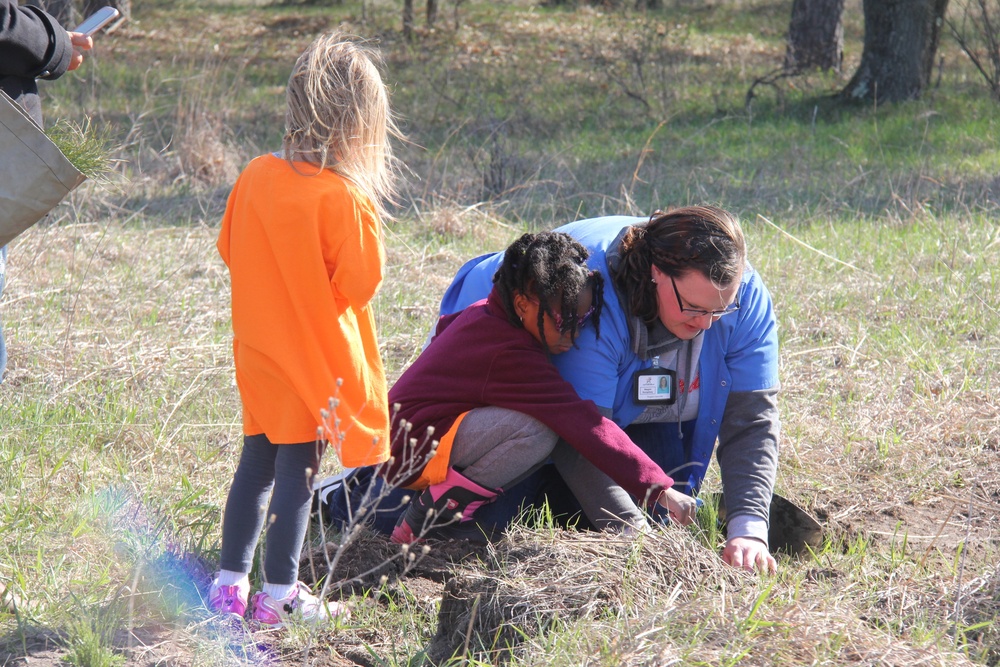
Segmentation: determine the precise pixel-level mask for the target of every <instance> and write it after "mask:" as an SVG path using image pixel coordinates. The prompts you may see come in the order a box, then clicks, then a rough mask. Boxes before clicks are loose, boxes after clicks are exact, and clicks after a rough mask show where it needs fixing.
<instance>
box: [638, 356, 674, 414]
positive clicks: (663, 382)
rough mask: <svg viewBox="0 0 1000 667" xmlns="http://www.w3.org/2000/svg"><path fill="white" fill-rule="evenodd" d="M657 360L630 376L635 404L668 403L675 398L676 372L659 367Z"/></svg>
mask: <svg viewBox="0 0 1000 667" xmlns="http://www.w3.org/2000/svg"><path fill="white" fill-rule="evenodd" d="M657 361H658V359H657V360H654V363H653V367H652V368H647V369H645V370H642V371H636V372H635V375H633V376H632V388H633V389H632V398H633V399H634V400H635V402H636V404H637V405H670V404H671V403H673V402H674V401H676V400H677V373H676V372H675V371H672V370H670V369H669V368H660V366H659V364H658V363H656V362H657Z"/></svg>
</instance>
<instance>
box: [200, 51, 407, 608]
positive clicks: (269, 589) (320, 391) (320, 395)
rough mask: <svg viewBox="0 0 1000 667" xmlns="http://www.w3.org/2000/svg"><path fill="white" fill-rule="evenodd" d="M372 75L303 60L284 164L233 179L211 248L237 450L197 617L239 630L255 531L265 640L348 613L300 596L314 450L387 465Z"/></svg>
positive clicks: (386, 193) (340, 56) (379, 144)
mask: <svg viewBox="0 0 1000 667" xmlns="http://www.w3.org/2000/svg"><path fill="white" fill-rule="evenodd" d="M375 62H376V57H375V54H374V53H373V52H372V51H370V50H369V49H368V48H366V47H365V46H364V45H362V44H360V43H359V42H356V41H353V40H351V39H347V38H345V37H344V36H343V35H340V34H337V33H330V34H325V35H322V36H320V37H319V38H317V39H316V40H315V41H314V42H313V43H312V44H311V45H310V46H309V47H308V48H307V49H306V51H305V52H304V53H303V54H302V55H301V56H300V57H299V59H298V61H297V62H296V63H295V67H294V69H293V71H292V75H291V77H290V78H289V81H288V90H287V108H286V113H285V126H286V129H285V136H284V139H283V141H282V149H283V151H282V153H281V154H269V155H263V156H260V157H258V158H256V159H254V160H253V161H252V162H251V163H250V164H249V165H248V166H247V168H246V169H245V170H244V171H243V173H242V174H240V177H239V179H238V180H237V182H236V185H235V186H234V187H233V191H232V193H231V194H230V196H229V201H228V204H227V206H226V213H225V216H224V217H223V220H222V229H221V232H220V234H219V241H218V249H219V253H220V254H221V255H222V259H223V260H224V261H225V263H226V265H227V266H228V267H229V272H230V276H231V278H232V314H233V333H234V340H233V354H234V357H235V366H236V383H237V386H238V387H239V392H240V399H241V401H242V404H243V435H244V437H243V452H242V454H241V457H240V462H239V465H238V466H237V469H236V473H235V475H234V477H233V484H232V487H231V488H230V490H229V498H228V500H227V502H226V510H225V515H224V517H223V521H222V555H221V559H220V560H221V562H220V567H221V570H220V572H219V574H218V576H217V577H216V579H215V580H214V581H213V583H212V587H211V590H210V591H209V600H208V604H209V607H210V608H211V609H212V610H214V611H217V612H221V613H228V614H236V615H239V616H243V615H244V613H245V612H246V610H247V601H248V596H249V590H250V580H249V572H250V569H251V565H252V561H253V554H254V549H255V548H256V546H257V542H258V539H259V537H260V532H261V529H262V528H263V527H264V522H265V518H267V532H266V536H265V539H264V555H263V558H262V561H263V563H262V565H263V567H262V570H263V572H262V574H263V576H262V579H263V582H264V583H263V587H262V590H261V591H260V592H259V593H257V594H255V595H254V596H253V599H252V601H251V603H250V607H251V618H252V619H253V620H255V621H259V622H261V623H263V624H266V625H270V626H277V625H281V624H283V623H284V622H286V621H287V620H288V619H289V618H290V617H292V616H297V617H301V618H304V619H306V620H324V619H331V618H333V617H334V616H337V615H339V614H342V613H346V611H347V610H346V608H343V607H341V606H340V605H337V604H336V603H325V602H322V601H321V600H319V599H318V598H317V597H316V596H314V595H312V594H311V593H310V592H309V590H308V588H307V587H306V586H305V584H303V583H302V582H299V581H298V569H299V567H298V565H299V555H300V551H301V550H302V544H303V541H304V539H305V533H306V529H307V527H308V519H309V511H310V503H311V499H312V478H313V476H314V475H315V474H316V473H317V472H318V471H319V462H320V458H321V457H322V455H323V451H324V449H325V447H326V446H327V445H328V444H330V445H332V446H333V447H334V448H335V449H336V452H337V455H338V456H339V457H340V460H341V462H342V463H343V464H344V465H345V466H351V467H354V466H361V465H370V464H376V463H381V462H382V461H385V460H386V458H388V452H389V448H388V445H389V437H388V435H389V415H388V405H387V398H386V397H387V390H386V381H385V371H384V370H383V367H382V360H381V358H380V356H379V351H378V343H377V341H376V336H375V320H374V317H373V314H372V310H371V306H370V302H371V300H372V298H373V297H374V296H375V293H376V291H377V290H378V288H379V286H380V285H381V283H382V267H383V263H384V260H385V254H384V250H383V248H382V242H381V234H380V229H379V225H380V219H382V218H384V217H386V215H387V213H386V210H385V208H384V206H385V202H386V201H388V200H389V199H391V197H392V194H393V191H394V188H393V183H394V176H395V172H394V169H393V161H392V152H391V148H390V146H389V141H388V138H389V136H390V135H393V136H398V131H397V129H396V125H395V123H394V121H393V117H392V113H391V111H390V109H389V101H388V94H387V91H386V89H385V86H384V84H383V83H382V79H381V76H380V75H379V72H378V70H377V69H376V66H375ZM324 409H325V410H327V413H326V414H325V415H323V414H321V411H322V410H324ZM272 491H273V492H272ZM269 494H270V496H271V498H270V503H269V504H268V502H267V497H268V495H269ZM265 505H266V507H267V509H266V512H265Z"/></svg>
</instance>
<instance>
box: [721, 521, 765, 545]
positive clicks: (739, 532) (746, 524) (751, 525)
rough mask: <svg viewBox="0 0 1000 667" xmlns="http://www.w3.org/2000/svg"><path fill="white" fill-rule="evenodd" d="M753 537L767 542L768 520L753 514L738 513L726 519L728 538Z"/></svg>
mask: <svg viewBox="0 0 1000 667" xmlns="http://www.w3.org/2000/svg"><path fill="white" fill-rule="evenodd" d="M734 537H753V538H756V539H758V540H760V541H761V542H763V543H764V544H767V521H765V520H764V519H762V518H760V517H759V516H754V515H753V514H737V515H736V516H734V517H732V518H731V519H728V520H727V521H726V539H730V540H731V539H733V538H734Z"/></svg>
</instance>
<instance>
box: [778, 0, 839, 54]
mask: <svg viewBox="0 0 1000 667" xmlns="http://www.w3.org/2000/svg"><path fill="white" fill-rule="evenodd" d="M843 13H844V0H794V2H792V20H791V22H790V23H789V25H788V47H787V49H786V50H785V65H784V67H785V70H786V71H789V72H801V71H803V70H808V69H816V68H818V69H822V70H833V71H835V72H840V65H841V63H842V62H843V59H844V24H843V23H842V22H841V17H842V16H843Z"/></svg>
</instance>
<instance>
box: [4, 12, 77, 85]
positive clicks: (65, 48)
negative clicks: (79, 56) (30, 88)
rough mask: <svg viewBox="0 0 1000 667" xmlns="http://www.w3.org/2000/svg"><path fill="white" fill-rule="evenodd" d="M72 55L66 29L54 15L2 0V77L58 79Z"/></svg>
mask: <svg viewBox="0 0 1000 667" xmlns="http://www.w3.org/2000/svg"><path fill="white" fill-rule="evenodd" d="M72 55H73V45H72V43H71V42H70V39H69V35H68V34H67V33H66V29H65V28H63V27H62V26H61V25H59V22H58V21H56V20H55V19H54V18H53V17H52V16H49V15H48V14H46V13H45V12H43V11H42V10H40V9H38V8H36V7H19V6H18V4H17V1H16V0H0V78H6V77H17V78H25V79H34V78H36V77H42V78H48V79H55V78H57V77H59V76H62V75H63V74H65V73H66V70H67V69H69V61H70V58H71V57H72Z"/></svg>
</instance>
